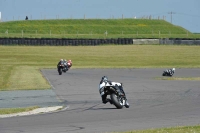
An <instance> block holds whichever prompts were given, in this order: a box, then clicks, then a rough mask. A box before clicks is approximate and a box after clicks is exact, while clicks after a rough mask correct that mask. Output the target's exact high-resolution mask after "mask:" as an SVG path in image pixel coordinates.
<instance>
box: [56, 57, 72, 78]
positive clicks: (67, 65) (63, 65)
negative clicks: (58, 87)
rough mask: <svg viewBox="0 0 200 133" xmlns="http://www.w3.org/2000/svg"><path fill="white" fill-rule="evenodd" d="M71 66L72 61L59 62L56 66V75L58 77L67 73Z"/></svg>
mask: <svg viewBox="0 0 200 133" xmlns="http://www.w3.org/2000/svg"><path fill="white" fill-rule="evenodd" d="M71 66H72V61H71V60H69V61H67V62H61V63H60V65H59V66H58V73H59V75H62V72H67V71H68V70H69V69H70V68H71Z"/></svg>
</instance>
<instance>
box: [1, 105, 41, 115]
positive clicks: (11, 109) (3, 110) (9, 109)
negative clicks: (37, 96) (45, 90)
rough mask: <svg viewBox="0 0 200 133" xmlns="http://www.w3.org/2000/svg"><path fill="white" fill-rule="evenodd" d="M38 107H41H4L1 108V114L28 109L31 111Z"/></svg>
mask: <svg viewBox="0 0 200 133" xmlns="http://www.w3.org/2000/svg"><path fill="white" fill-rule="evenodd" d="M37 108H39V107H38V106H33V107H27V108H4V109H0V115H6V114H14V113H20V112H27V111H31V110H34V109H37Z"/></svg>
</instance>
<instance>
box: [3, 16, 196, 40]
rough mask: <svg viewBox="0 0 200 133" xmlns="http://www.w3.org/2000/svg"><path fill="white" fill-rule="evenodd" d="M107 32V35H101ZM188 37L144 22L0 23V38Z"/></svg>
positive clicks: (160, 22) (185, 32) (164, 25)
mask: <svg viewBox="0 0 200 133" xmlns="http://www.w3.org/2000/svg"><path fill="white" fill-rule="evenodd" d="M106 31H107V33H108V34H107V35H106V34H105V32H106ZM182 35H183V36H184V37H188V36H189V35H193V34H192V33H190V32H189V31H188V30H186V29H184V28H182V27H179V26H175V25H172V24H171V23H169V22H167V21H164V20H148V19H85V20H84V19H64V20H28V21H25V20H24V21H10V22H2V23H0V37H34V38H35V37H39V38H40V37H51V38H53V37H56V38H76V37H79V38H102V37H105V36H106V37H108V38H109V37H110V38H118V37H125V38H126V37H127V38H129V37H138V38H141V37H142V38H152V37H153V38H160V37H177V36H178V37H181V36H182Z"/></svg>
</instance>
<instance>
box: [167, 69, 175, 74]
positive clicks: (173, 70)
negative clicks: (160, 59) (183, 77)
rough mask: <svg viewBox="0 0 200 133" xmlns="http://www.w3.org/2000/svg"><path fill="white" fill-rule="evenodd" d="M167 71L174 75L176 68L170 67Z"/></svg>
mask: <svg viewBox="0 0 200 133" xmlns="http://www.w3.org/2000/svg"><path fill="white" fill-rule="evenodd" d="M167 72H169V74H170V75H171V76H172V75H173V74H174V73H175V68H172V69H169V70H167Z"/></svg>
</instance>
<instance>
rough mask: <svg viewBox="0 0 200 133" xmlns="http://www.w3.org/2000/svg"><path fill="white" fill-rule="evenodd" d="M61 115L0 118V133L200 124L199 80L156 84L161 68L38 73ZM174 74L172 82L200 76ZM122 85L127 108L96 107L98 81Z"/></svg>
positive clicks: (88, 132)
mask: <svg viewBox="0 0 200 133" xmlns="http://www.w3.org/2000/svg"><path fill="white" fill-rule="evenodd" d="M42 72H43V74H44V76H45V77H47V79H48V80H49V81H50V83H51V85H52V87H53V91H54V92H55V93H56V94H57V97H58V98H59V99H60V100H61V101H62V102H63V104H64V105H65V106H66V109H65V110H62V111H59V112H54V113H48V114H39V115H33V116H23V117H13V118H3V119H0V133H23V132H25V133H105V132H116V131H118V132H119V131H127V130H138V129H149V128H162V127H173V126H184V125H197V124H200V81H183V80H182V81H178V80H176V81H175V80H159V79H158V78H161V77H162V76H161V75H162V72H163V69H71V70H69V71H68V72H67V73H63V75H58V72H57V71H56V70H55V69H46V70H42ZM199 74H200V69H176V72H175V75H174V77H200V76H199ZM104 75H106V76H108V78H109V79H110V80H112V81H118V82H122V83H123V84H124V87H125V88H124V90H125V92H126V95H127V98H128V101H129V103H130V108H123V109H116V108H115V106H113V105H111V104H109V103H108V104H102V103H101V98H100V95H99V92H98V84H99V81H100V79H101V77H102V76H104Z"/></svg>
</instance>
